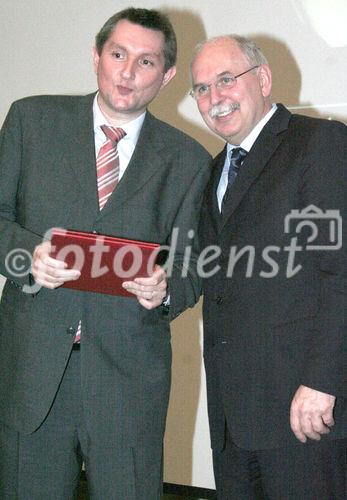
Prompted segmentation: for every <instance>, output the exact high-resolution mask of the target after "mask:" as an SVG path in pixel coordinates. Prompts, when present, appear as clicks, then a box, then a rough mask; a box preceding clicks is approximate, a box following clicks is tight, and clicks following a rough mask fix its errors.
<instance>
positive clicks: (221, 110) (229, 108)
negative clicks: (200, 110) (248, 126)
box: [208, 102, 240, 118]
mask: <svg viewBox="0 0 347 500" xmlns="http://www.w3.org/2000/svg"><path fill="white" fill-rule="evenodd" d="M239 109H240V103H239V102H232V103H231V104H219V105H217V106H213V107H212V108H211V109H210V111H209V112H208V114H209V116H210V118H224V117H225V116H228V115H230V114H231V113H234V111H237V110H239Z"/></svg>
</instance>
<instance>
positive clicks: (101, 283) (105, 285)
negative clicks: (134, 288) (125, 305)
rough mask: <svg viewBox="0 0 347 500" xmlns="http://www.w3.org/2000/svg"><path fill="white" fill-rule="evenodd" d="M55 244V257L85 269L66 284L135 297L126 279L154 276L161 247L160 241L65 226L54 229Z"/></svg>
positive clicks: (77, 288)
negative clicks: (68, 228)
mask: <svg viewBox="0 0 347 500" xmlns="http://www.w3.org/2000/svg"><path fill="white" fill-rule="evenodd" d="M51 244H52V251H51V256H52V257H54V258H55V259H58V260H63V261H64V262H66V263H67V265H68V268H69V269H78V270H80V271H81V276H80V277H79V278H78V279H77V280H75V281H66V282H65V283H64V284H63V285H62V286H63V287H65V288H72V289H75V290H85V291H89V292H99V293H106V294H109V295H124V296H127V297H134V298H135V295H133V294H131V293H129V292H127V291H126V290H125V289H124V288H122V283H123V282H124V281H132V280H133V279H134V278H136V277H147V276H150V275H151V274H152V272H153V270H154V266H155V264H156V261H157V257H158V253H159V250H160V245H159V244H157V243H148V242H145V241H137V240H128V239H124V238H116V237H113V236H105V235H101V234H97V233H85V232H81V231H71V230H65V229H53V230H52V238H51Z"/></svg>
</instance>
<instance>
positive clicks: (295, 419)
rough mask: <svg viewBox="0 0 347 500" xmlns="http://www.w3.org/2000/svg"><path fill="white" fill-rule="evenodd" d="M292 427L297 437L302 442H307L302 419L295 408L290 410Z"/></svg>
mask: <svg viewBox="0 0 347 500" xmlns="http://www.w3.org/2000/svg"><path fill="white" fill-rule="evenodd" d="M290 427H291V429H292V431H293V432H294V434H295V436H296V438H297V439H298V440H299V441H301V442H302V443H306V441H307V438H306V436H305V434H304V433H303V431H302V429H301V424H300V419H299V416H298V414H297V412H296V411H295V410H293V409H291V411H290Z"/></svg>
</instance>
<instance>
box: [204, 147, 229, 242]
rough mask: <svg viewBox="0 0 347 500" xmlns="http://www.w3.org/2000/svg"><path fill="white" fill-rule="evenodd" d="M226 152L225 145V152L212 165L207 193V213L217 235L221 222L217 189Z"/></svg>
mask: <svg viewBox="0 0 347 500" xmlns="http://www.w3.org/2000/svg"><path fill="white" fill-rule="evenodd" d="M226 151H227V146H226V145H225V147H224V148H223V150H222V151H221V152H220V153H219V154H218V155H217V156H216V158H215V159H214V161H213V165H212V174H211V177H210V180H209V182H208V184H207V187H206V191H205V200H206V207H207V213H208V215H209V217H211V220H212V223H213V226H214V229H215V231H216V233H218V231H219V226H220V221H221V214H220V212H219V207H218V200H217V188H218V184H219V179H220V176H221V174H222V170H223V167H224V162H225V155H226Z"/></svg>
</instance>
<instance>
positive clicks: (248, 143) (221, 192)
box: [217, 104, 277, 212]
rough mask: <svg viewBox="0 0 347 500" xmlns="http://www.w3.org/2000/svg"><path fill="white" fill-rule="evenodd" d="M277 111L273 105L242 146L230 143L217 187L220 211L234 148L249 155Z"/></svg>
mask: <svg viewBox="0 0 347 500" xmlns="http://www.w3.org/2000/svg"><path fill="white" fill-rule="evenodd" d="M276 109H277V105H276V104H273V105H272V107H271V109H270V111H268V112H267V113H266V115H265V116H264V117H263V118H262V119H261V120H260V121H259V122H258V123H257V124H256V126H255V127H254V129H253V130H252V131H251V132H250V133H249V134H248V136H247V137H246V138H245V139H244V140H243V141H242V142H241V144H240V146H234V145H233V144H230V143H228V144H227V154H226V156H225V162H224V167H223V170H222V173H221V176H220V179H219V184H218V187H217V201H218V208H219V211H220V212H221V211H222V200H223V196H224V194H225V191H226V190H227V187H228V174H229V168H230V157H231V152H232V150H233V149H234V148H236V147H241V148H243V149H244V150H245V151H247V153H249V151H250V149H251V147H252V146H253V144H254V143H255V141H256V139H257V137H258V135H259V134H260V132H261V131H262V129H263V128H264V126H265V125H266V124H267V122H268V121H269V120H270V118H271V117H272V115H273V114H274V113H275V111H276Z"/></svg>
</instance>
